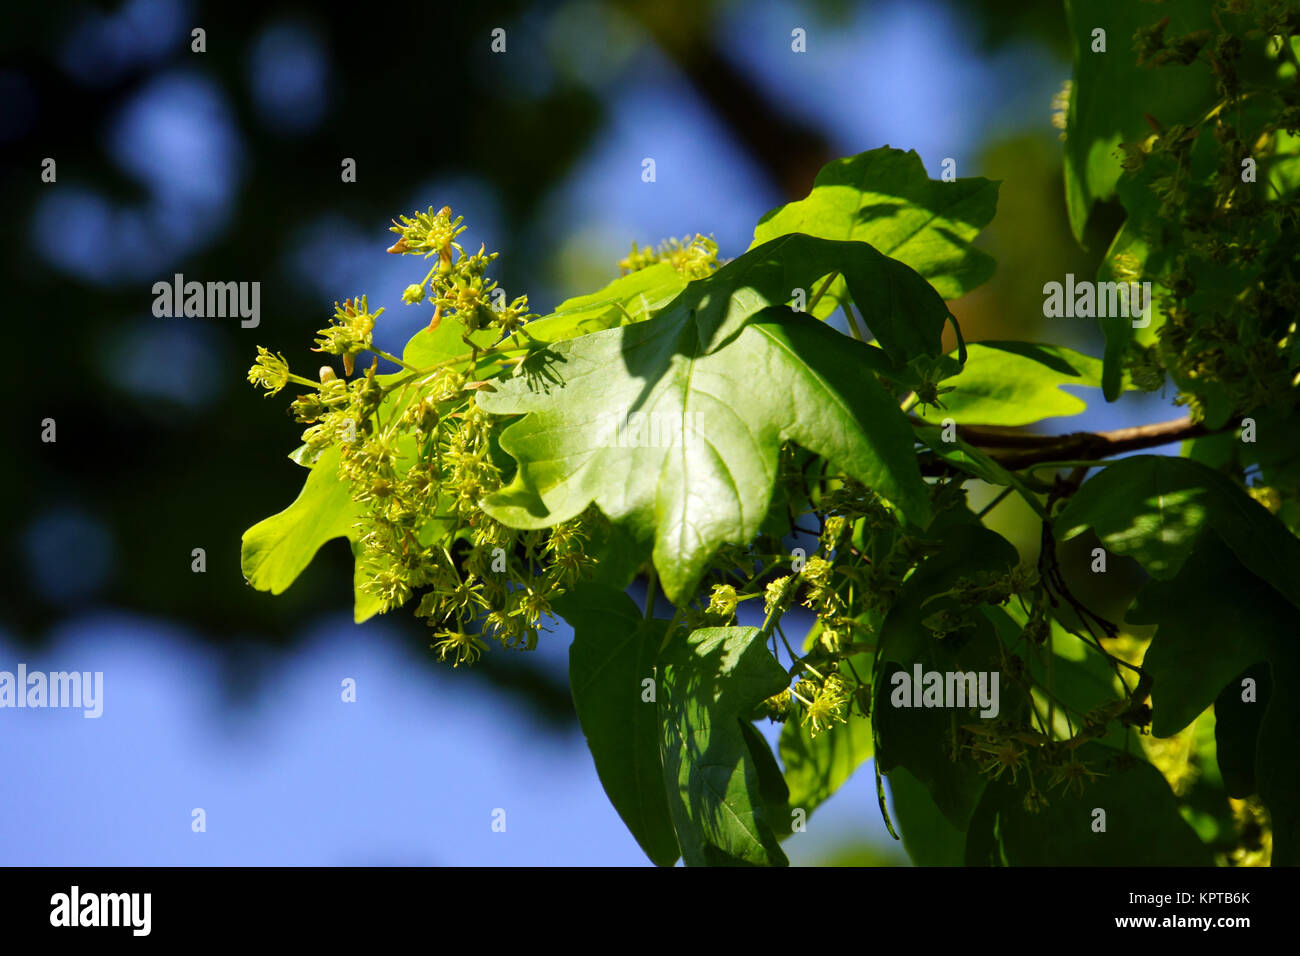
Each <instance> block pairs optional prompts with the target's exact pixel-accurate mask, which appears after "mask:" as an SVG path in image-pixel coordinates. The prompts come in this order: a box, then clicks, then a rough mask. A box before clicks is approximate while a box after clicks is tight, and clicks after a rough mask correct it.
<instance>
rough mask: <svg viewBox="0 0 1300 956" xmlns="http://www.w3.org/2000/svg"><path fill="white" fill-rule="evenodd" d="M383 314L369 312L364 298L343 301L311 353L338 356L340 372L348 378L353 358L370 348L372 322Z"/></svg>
mask: <svg viewBox="0 0 1300 956" xmlns="http://www.w3.org/2000/svg"><path fill="white" fill-rule="evenodd" d="M383 311H384V310H383V309H382V308H381V309H379V311H377V312H371V311H370V306H369V304H368V303H367V302H366V297H365V296H364V295H363V296H362V297H361V298H360V299H356V300H353V299H345V300H344V301H343V304H342V305H339V304H338V303H337V302H335V303H334V320H333V322H332V323H331V324H330V325H329V326H327V327H326V328H323V329H321V330H320V331H319V332H317V333H316V348H314V349H312V351H313V352H327V353H329V354H330V355H341V356H342V357H343V371H344V373H345V374H347V375H349V376H350V375H351V374H352V371H353V359H354V358H355V356H356V354H357V353H358V352H363V351H365V350H366V349H368V348H370V344H371V341H372V336H373V334H374V331H375V319H377V318H379V316H380V315H381V314H382V313H383Z"/></svg>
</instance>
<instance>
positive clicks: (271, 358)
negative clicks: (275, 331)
mask: <svg viewBox="0 0 1300 956" xmlns="http://www.w3.org/2000/svg"><path fill="white" fill-rule="evenodd" d="M248 380H249V381H250V382H252V383H253V384H254V385H260V386H261V387H262V388H264V389H266V394H267V397H268V398H269V397H270V396H272V395H274V394H275V393H276V392H278V391H280V389H282V388H284V387H285V386H286V385H288V384H289V362H288V361H287V360H286V359H285V357H284V356H283V355H281V354H280V353H278V352H275V353H272V352H268V351H267V350H266V349H265V348H263V347H262V346H260V345H259V346H258V347H257V362H256V364H254V365H253V367H252V368H250V369H249V370H248Z"/></svg>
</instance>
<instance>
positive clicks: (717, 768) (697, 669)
mask: <svg viewBox="0 0 1300 956" xmlns="http://www.w3.org/2000/svg"><path fill="white" fill-rule="evenodd" d="M758 633H759V632H758V629H757V628H753V627H715V628H704V629H701V630H697V631H695V632H693V633H692V634H690V635H689V637H686V638H684V639H682V640H679V641H676V642H674V643H673V644H671V645H670V646H669V648H668V650H667V651H665V653H664V655H663V657H662V658H661V663H662V664H663V665H664V666H663V669H662V678H661V682H660V698H659V705H660V716H661V720H662V736H661V738H660V750H661V753H662V755H663V768H664V780H665V781H666V784H667V788H668V802H669V807H670V809H671V811H672V815H673V820H674V823H675V825H676V829H677V838H678V842H679V843H680V845H681V849H682V858H683V859H684V860H685V862H686V864H687V865H688V866H698V865H706V864H714V865H716V864H751V865H784V864H785V863H786V858H785V854H784V853H783V852H782V851H781V847H780V845H779V844H778V838H777V833H779V832H788V829H789V822H788V818H787V819H786V820H783V821H778V820H773V819H772V818H771V810H770V809H769V807H768V804H767V801H766V800H765V799H764V793H763V781H764V776H765V774H764V773H763V772H762V770H761V769H760V766H759V764H758V763H756V762H755V759H754V755H753V753H752V752H751V750H750V745H749V743H748V740H747V738H746V733H745V729H744V728H745V725H746V721H745V718H746V717H747V716H748V715H749V714H750V713H751V712H752V711H753V709H754V707H755V706H757V705H758V703H759V702H760V701H762V700H765V699H766V698H768V697H771V696H772V695H773V694H777V693H780V692H781V691H782V690H784V689H785V688H786V687H788V686H789V677H788V675H787V674H786V673H785V670H784V669H783V668H782V667H781V665H780V664H778V663H777V661H776V658H774V657H773V656H772V655H771V653H770V652H769V651H768V650H767V648H766V647H764V646H763V643H762V642H761V641H756V640H755V637H756V636H757V635H758ZM769 756H770V754H769ZM768 792H769V794H771V786H770V784H769V788H768Z"/></svg>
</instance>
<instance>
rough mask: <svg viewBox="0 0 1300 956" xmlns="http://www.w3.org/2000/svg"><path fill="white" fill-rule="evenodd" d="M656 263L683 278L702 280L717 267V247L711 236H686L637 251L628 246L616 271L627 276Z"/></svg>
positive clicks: (633, 244)
mask: <svg viewBox="0 0 1300 956" xmlns="http://www.w3.org/2000/svg"><path fill="white" fill-rule="evenodd" d="M658 262H668V263H670V264H671V265H672V267H673V268H674V269H676V270H677V272H678V274H680V275H681V276H682V277H683V278H685V279H687V280H690V279H702V278H704V277H705V276H707V275H709V274H711V273H713V272H715V271H716V270H717V268H718V244H717V243H716V242H715V241H714V240H713V237H712V236H701V235H699V234H696V235H694V236H687V237H685V238H683V239H669V240H668V241H666V242H662V243H660V244H659V246H658V248H650V247H646V248H644V249H639V248H637V244H636V243H635V242H634V243H632V251H631V253H629V254H628V256H627V257H626V258H624V259H622V260H620V261H619V264H618V267H619V270H620V271H621V272H622V273H623V274H624V275H627V274H628V273H629V272H640V271H641V270H642V269H645V268H647V267H649V266H652V265H654V264H655V263H658Z"/></svg>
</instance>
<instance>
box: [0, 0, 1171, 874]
mask: <svg viewBox="0 0 1300 956" xmlns="http://www.w3.org/2000/svg"><path fill="white" fill-rule="evenodd" d="M331 9H333V10H335V11H336V12H329V11H330V10H331ZM0 22H2V23H3V28H0V163H2V164H3V170H4V175H3V181H2V183H0V191H2V195H3V208H4V210H5V214H6V215H5V219H6V223H5V228H4V229H2V230H0V243H3V261H4V269H5V286H4V288H5V293H6V295H5V298H6V301H7V302H8V303H9V305H8V306H7V308H6V313H7V319H6V321H5V327H6V329H7V331H6V335H7V336H8V341H9V344H8V346H7V348H6V350H5V353H6V357H7V361H6V363H5V364H6V368H5V374H4V379H3V380H4V383H5V384H4V390H5V401H4V404H5V411H4V415H3V416H0V418H2V422H0V427H2V428H3V435H2V436H0V437H2V439H3V449H4V453H5V457H6V459H7V461H6V466H5V467H4V468H3V470H2V471H0V474H3V479H0V480H3V482H4V483H5V487H4V493H3V495H0V508H3V527H4V547H3V557H2V559H0V560H3V562H4V565H5V566H4V569H3V582H4V585H3V587H4V600H3V602H0V670H10V671H13V670H14V669H15V668H16V665H17V663H18V662H20V661H22V662H25V663H26V664H27V666H28V668H29V670H45V671H49V670H78V671H86V670H90V671H103V672H104V675H105V701H104V715H103V717H102V718H100V719H98V720H86V719H83V717H82V715H81V713H80V711H60V710H4V711H0V863H2V864H60V865H114V864H159V865H169V864H181V865H185V864H307V865H316V864H321V865H333V864H392V863H397V864H470V865H474V864H548V863H550V864H555V863H559V864H570V863H576V864H644V863H645V862H646V861H645V859H644V857H643V856H642V854H641V852H640V851H639V849H638V848H637V846H636V844H635V842H634V841H633V839H632V838H631V836H630V835H628V833H627V832H626V830H625V829H624V827H623V825H622V823H621V821H620V820H619V819H618V817H617V815H616V814H615V812H614V811H613V809H612V808H611V807H610V806H609V804H608V802H607V801H606V799H605V797H604V794H603V792H602V790H601V788H600V784H599V781H598V779H597V777H596V774H595V771H594V768H593V766H592V763H591V759H590V757H589V755H588V754H587V751H586V748H585V744H584V742H583V739H582V736H581V733H580V731H579V730H578V727H577V723H576V720H575V718H574V715H573V710H572V705H571V702H570V700H569V695H568V689H567V679H566V669H567V647H568V642H569V634H567V633H566V632H565V630H564V629H563V627H557V628H555V629H554V630H553V633H551V634H550V635H549V636H544V638H543V640H542V642H541V646H540V648H539V649H538V650H537V651H536V652H535V653H532V654H517V653H508V652H501V651H496V652H494V653H491V654H489V655H487V657H486V659H485V660H484V662H483V663H482V664H481V665H479V666H477V667H475V668H473V669H471V670H468V671H467V670H466V669H465V668H461V669H459V670H457V671H452V670H451V669H450V668H448V667H446V666H443V665H440V664H438V663H437V662H436V661H434V660H433V658H432V655H431V654H430V653H429V651H428V647H427V645H428V638H427V634H426V631H425V628H424V626H423V625H422V624H421V623H420V622H418V621H417V620H416V619H415V618H413V617H411V616H410V615H409V614H404V613H398V614H393V615H389V616H388V617H387V618H380V619H377V620H374V621H372V622H370V623H367V624H366V625H363V626H360V627H358V626H355V625H353V624H352V621H351V615H350V607H351V583H350V582H351V578H350V566H351V557H350V554H349V552H348V549H347V546H346V544H345V543H344V542H342V541H335V542H331V543H330V544H329V545H327V546H326V547H325V548H324V549H323V550H322V552H321V553H320V555H318V557H317V560H316V562H315V563H314V564H313V565H312V566H311V567H310V568H309V569H308V571H307V572H306V573H305V574H304V575H303V576H302V577H301V578H300V579H299V580H298V582H297V583H296V584H295V585H294V586H293V587H292V588H291V589H290V590H289V591H288V592H286V593H285V594H284V595H282V596H280V597H278V598H273V597H271V596H269V595H267V594H263V593H259V592H255V591H253V590H252V589H251V588H249V587H247V586H246V585H245V584H244V582H243V579H242V576H241V574H240V571H239V538H240V535H241V533H242V532H243V530H244V529H245V528H246V527H248V526H249V525H251V524H252V523H254V522H255V521H257V520H258V519H260V518H262V517H264V516H265V515H267V514H270V513H272V512H274V511H278V510H280V509H281V508H283V507H284V506H286V505H287V504H288V503H289V502H290V501H291V500H292V499H293V497H294V496H295V494H296V493H297V490H298V487H299V485H300V483H301V481H302V478H303V474H304V473H303V471H302V470H301V469H300V468H299V467H298V466H296V465H294V464H292V463H291V462H290V461H289V460H288V459H287V458H286V455H287V453H288V452H289V451H290V450H292V449H293V448H294V447H295V445H296V444H297V441H296V437H297V433H298V431H299V427H298V426H296V425H295V424H294V423H293V422H292V420H291V419H290V418H289V417H288V416H287V415H286V414H285V412H284V406H285V404H286V403H285V402H282V401H280V400H279V399H278V398H277V399H272V400H270V401H264V400H263V399H262V398H261V397H259V393H257V392H255V391H254V390H253V389H252V388H251V387H250V386H249V385H248V384H247V382H246V381H245V380H244V376H245V372H246V370H247V368H248V366H249V364H250V363H251V361H252V358H253V356H254V354H255V348H256V345H258V344H264V345H266V346H268V347H270V348H271V349H272V350H274V351H283V352H284V353H285V354H286V355H287V356H288V357H289V358H290V361H291V362H292V363H293V364H294V365H295V366H302V367H305V368H313V367H314V364H313V363H312V359H313V358H314V356H312V354H311V353H310V352H309V351H308V349H309V348H310V345H311V335H312V332H313V330H315V329H316V328H318V327H319V326H321V325H323V324H325V321H326V319H327V318H328V316H329V315H330V314H331V311H332V304H333V302H334V301H335V300H336V299H337V300H342V299H343V298H345V297H348V296H353V295H356V294H359V293H361V292H365V293H368V295H369V297H370V301H371V303H372V304H373V305H380V304H382V305H386V306H387V307H388V311H387V312H386V313H385V314H384V317H383V318H382V319H381V320H380V329H379V334H378V336H377V338H378V339H379V341H380V343H381V345H383V347H385V348H388V349H389V350H391V351H400V349H401V345H402V343H403V342H404V341H405V340H406V338H407V337H409V335H410V334H412V333H413V332H414V331H415V330H416V329H417V328H419V327H420V326H421V325H422V324H424V323H426V322H427V321H428V316H427V314H426V312H427V310H426V309H424V308H422V307H421V308H410V307H404V306H402V305H401V303H400V300H399V296H400V293H401V290H402V288H403V287H404V286H405V285H407V284H408V283H410V282H412V281H417V280H418V278H419V276H418V275H416V274H414V273H413V272H412V268H413V267H414V266H413V263H412V262H411V261H410V260H407V259H404V258H403V257H397V256H389V255H387V254H386V253H385V252H384V249H385V247H386V246H387V245H388V244H389V242H390V240H391V236H390V234H389V233H388V232H387V231H386V227H387V225H388V224H389V220H390V219H392V218H393V217H395V216H396V215H398V214H400V213H408V214H409V213H410V212H411V211H413V210H415V209H424V208H427V207H429V206H434V207H435V208H436V207H440V206H442V205H444V204H449V205H451V206H452V207H453V209H454V210H455V211H456V212H457V213H458V214H463V215H464V216H465V217H466V222H467V224H468V226H469V231H468V233H467V234H466V236H465V237H464V238H463V240H462V241H463V242H467V243H468V242H473V243H475V244H477V243H478V242H480V241H482V242H484V243H486V244H487V246H488V248H489V249H496V250H499V251H500V252H501V254H502V255H501V259H500V260H499V262H498V264H497V265H498V268H497V269H496V271H495V273H494V275H495V276H496V277H497V278H498V279H499V280H500V281H501V283H502V285H503V286H504V287H505V289H506V290H507V291H508V293H509V294H510V295H511V296H513V295H516V294H518V293H519V292H523V291H527V292H528V293H529V295H530V297H531V299H532V302H533V305H534V308H535V309H537V310H538V311H542V312H545V311H546V310H548V309H549V308H551V307H552V306H554V305H555V304H556V303H557V302H559V301H560V300H561V299H563V298H565V297H566V296H568V295H573V294H579V293H583V292H588V291H591V290H593V289H595V288H597V287H598V286H600V285H602V284H604V283H605V282H606V281H608V280H609V279H611V278H613V277H614V276H615V275H617V267H616V263H617V261H618V259H619V258H621V257H622V256H624V255H625V254H626V253H627V251H628V249H629V247H630V244H631V243H632V242H633V241H636V242H638V243H640V244H646V243H657V242H659V241H661V240H663V239H665V238H668V237H670V236H679V237H680V236H684V235H687V234H690V233H694V232H702V233H706V234H707V233H712V234H713V235H714V236H715V237H716V239H717V241H718V243H719V245H720V247H721V252H722V254H723V255H724V256H734V255H737V254H739V253H740V252H742V251H743V250H744V249H745V247H746V245H747V244H748V242H749V239H750V236H751V234H752V229H753V226H754V224H755V222H756V221H757V220H758V218H759V217H760V216H761V215H762V214H763V213H764V212H766V211H767V210H768V209H770V208H771V207H773V206H776V205H779V204H780V203H782V202H785V201H788V200H790V199H794V198H799V197H801V196H803V195H805V194H806V193H807V191H808V189H809V187H810V185H811V183H812V179H813V176H814V175H815V174H816V171H817V170H818V168H819V167H820V166H821V165H822V164H823V163H824V162H826V161H828V160H830V159H832V158H835V157H838V156H843V155H849V154H853V153H857V152H860V151H862V150H865V149H871V148H874V147H877V146H881V145H885V144H889V145H892V146H895V147H900V148H905V149H915V150H917V151H918V152H919V153H920V155H921V157H922V159H923V160H924V161H925V163H926V166H927V168H928V169H929V170H930V172H931V174H932V175H935V176H937V175H938V171H939V168H940V163H941V162H942V160H943V159H944V158H946V157H951V158H954V159H955V160H956V161H957V171H958V174H959V175H962V176H971V175H985V176H990V177H993V178H997V179H1001V180H1003V185H1002V191H1001V201H1000V208H999V215H998V218H997V220H996V221H995V224H994V226H993V227H992V228H991V229H990V230H989V231H988V232H987V233H986V235H985V236H984V237H983V239H982V242H983V244H984V245H985V247H986V248H987V249H988V250H989V251H990V252H992V253H993V254H994V255H995V256H996V258H997V259H998V262H999V269H998V273H997V276H996V278H995V279H994V280H993V281H992V282H990V283H989V284H988V285H987V286H985V287H983V288H981V289H980V290H978V291H976V292H975V293H972V294H971V295H969V296H967V297H966V298H965V299H963V300H959V301H958V302H956V303H954V304H953V310H954V312H955V313H956V314H957V316H958V317H959V318H960V320H961V321H962V324H963V328H964V329H965V332H966V337H967V339H968V340H971V341H977V340H979V339H989V338H1021V339H1051V340H1054V341H1064V342H1065V343H1067V344H1071V345H1074V346H1075V347H1078V348H1082V349H1085V350H1090V351H1092V352H1093V353H1094V354H1097V352H1098V348H1097V341H1098V337H1097V333H1096V329H1095V328H1094V327H1093V324H1092V323H1089V322H1086V321H1073V320H1072V321H1071V322H1070V323H1069V324H1068V325H1067V326H1065V327H1057V328H1052V329H1050V330H1044V329H1042V328H1041V325H1042V323H1043V319H1042V310H1041V303H1042V293H1041V289H1042V284H1043V283H1044V282H1045V281H1048V280H1050V279H1053V278H1056V279H1060V278H1061V277H1062V276H1063V275H1064V273H1066V272H1075V273H1076V274H1079V273H1086V272H1089V271H1091V270H1092V269H1093V268H1094V267H1095V262H1096V251H1095V250H1094V251H1093V253H1091V254H1089V253H1086V252H1084V251H1082V250H1081V249H1079V248H1078V246H1077V245H1076V244H1075V243H1074V242H1073V240H1072V239H1071V238H1070V234H1069V229H1068V226H1067V223H1066V217H1065V205H1064V200H1063V187H1062V183H1061V144H1060V141H1059V138H1058V131H1057V130H1056V129H1055V128H1053V126H1052V123H1051V113H1052V107H1051V99H1052V96H1053V94H1055V93H1056V92H1057V91H1058V90H1059V89H1060V88H1061V85H1062V83H1063V81H1064V80H1065V79H1066V78H1067V77H1068V75H1069V63H1068V52H1067V48H1066V38H1065V20H1064V14H1063V11H1062V10H1061V9H1060V5H1059V4H1057V3H1052V2H1044V0H966V2H960V0H871V2H861V3H844V2H833V0H805V2H785V0H758V2H723V0H656V2H644V3H632V2H626V3H625V2H613V0H610V2H603V3H595V2H574V0H570V2H558V3H556V2H536V3H528V2H510V3H484V2H480V3H462V4H430V3H419V4H405V3H400V2H393V3H383V4H366V5H362V6H360V7H358V6H357V5H354V4H349V5H338V6H337V7H334V8H330V7H328V6H324V7H322V6H318V5H314V4H296V3H281V2H265V3H258V4H242V3H215V2H211V3H197V2H192V0H129V2H126V3H116V4H88V3H63V2H54V3H32V4H9V5H6V7H5V9H4V12H3V13H0ZM195 27H201V28H203V29H204V30H205V31H206V46H207V49H206V52H204V53H194V52H192V51H191V48H190V42H191V41H190V31H191V30H192V29H193V28H195ZM496 27H503V28H505V30H506V31H507V33H506V36H507V50H506V52H505V53H504V54H493V53H492V52H491V50H490V33H491V31H492V29H493V28H496ZM795 27H802V28H803V29H804V30H806V31H807V52H806V53H801V54H800V53H794V52H792V51H791V30H792V29H794V28H795ZM647 156H649V157H653V158H654V159H655V161H656V165H657V181H656V182H654V183H644V182H642V181H641V160H642V158H643V157H647ZM45 157H52V158H54V159H55V160H56V161H57V182H56V183H52V184H46V183H42V182H41V181H40V170H41V161H42V160H43V159H44V158H45ZM344 157H351V158H354V159H355V160H356V163H357V182H356V183H343V182H341V178H340V163H341V160H342V159H343V158H344ZM176 272H180V273H183V274H184V275H185V276H186V277H187V278H192V279H199V280H201V281H207V280H216V281H258V282H260V283H261V324H260V326H259V327H258V328H255V329H244V328H241V327H240V324H239V322H238V320H237V319H215V318H205V319H197V318H156V317H154V316H153V315H152V313H151V305H152V301H153V296H152V292H151V287H152V285H153V283H154V282H156V281H159V280H166V279H170V277H171V276H172V275H173V274H174V273H176ZM420 274H423V270H421V271H420ZM316 364H319V363H316ZM1094 397H1095V402H1094V403H1093V405H1092V407H1091V408H1090V410H1089V412H1088V413H1086V414H1084V415H1082V416H1079V417H1076V418H1074V419H1071V420H1070V421H1069V422H1066V423H1059V422H1049V423H1045V424H1044V426H1043V427H1045V428H1048V429H1056V430H1059V429H1060V428H1061V427H1064V428H1066V429H1070V430H1072V429H1078V428H1100V427H1118V426H1120V425H1124V424H1131V423H1134V422H1135V420H1136V419H1137V418H1148V419H1149V418H1151V415H1150V414H1147V413H1146V412H1144V410H1143V407H1142V404H1141V403H1140V402H1139V403H1136V404H1134V403H1132V402H1129V403H1126V405H1125V406H1124V408H1123V409H1120V408H1118V407H1106V406H1104V404H1103V403H1102V402H1101V399H1100V396H1099V395H1097V396H1094ZM1158 400H1159V399H1158V397H1157V398H1156V399H1154V401H1158ZM1155 417H1156V418H1157V419H1158V418H1159V417H1161V416H1160V415H1158V414H1157V415H1156V416H1155ZM1163 417H1171V416H1167V415H1166V416H1163ZM45 418H54V419H55V420H56V422H57V429H58V431H57V435H58V440H57V442H56V443H53V444H46V443H42V442H41V440H40V431H41V427H40V422H41V421H42V420H43V419H45ZM1015 508H1016V506H1015V505H1014V504H1012V503H1008V504H1006V505H1003V506H1001V507H1000V509H999V511H998V512H997V514H998V515H999V516H1000V517H999V520H1001V521H1003V522H1004V524H1005V526H1004V527H1002V528H1001V529H1000V530H1004V533H1008V534H1009V535H1011V536H1012V537H1013V538H1015V539H1017V540H1018V541H1019V542H1021V543H1025V542H1032V539H1033V537H1034V531H1033V528H1032V527H1030V526H1029V524H1028V523H1027V522H1025V521H1024V520H1023V516H1021V515H1018V514H1017V513H1016V511H1015ZM1030 546H1032V545H1030ZM198 547H201V548H204V549H205V551H206V554H207V570H206V572H205V573H193V572H192V571H191V551H192V549H194V548H198ZM347 677H351V678H354V679H355V680H356V682H357V696H358V700H357V702H356V703H354V704H344V703H342V702H341V701H340V682H341V681H342V680H343V679H344V678H347ZM773 730H774V729H773ZM196 807H201V808H203V809H204V810H205V811H206V815H207V831H206V832H205V833H193V832H191V826H190V824H191V811H192V810H193V809H194V808H196ZM495 808H503V809H505V810H506V811H507V820H508V823H507V830H506V832H505V833H493V832H492V830H491V828H490V822H491V817H490V815H491V813H492V811H493V810H494V809H495ZM786 848H787V851H788V852H789V854H790V856H791V859H792V861H793V862H795V863H905V862H906V858H905V856H904V855H903V853H902V850H901V847H900V846H899V845H898V844H896V843H895V842H894V841H893V840H892V839H891V838H890V837H889V836H888V834H887V833H886V832H885V830H884V827H883V825H882V824H881V820H880V814H879V811H878V809H877V806H876V795H875V787H874V780H873V777H872V773H871V769H870V767H863V769H862V770H861V771H860V772H859V774H858V775H857V776H856V777H855V778H854V779H853V780H851V781H850V782H849V784H848V785H846V786H845V787H844V788H843V789H842V790H841V792H840V793H839V794H837V795H836V796H835V797H834V798H833V799H831V801H830V802H829V803H828V804H826V805H825V806H824V807H822V808H821V809H819V810H818V812H817V813H816V814H815V815H814V817H813V818H812V819H811V821H810V824H809V828H808V831H807V832H806V833H804V834H799V835H796V836H794V837H792V838H791V840H790V841H789V842H788V843H787V844H786Z"/></svg>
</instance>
